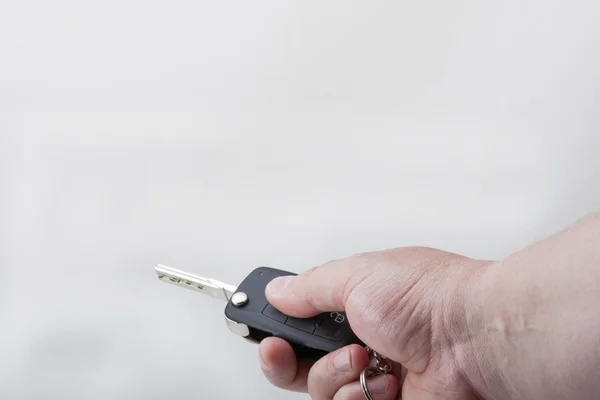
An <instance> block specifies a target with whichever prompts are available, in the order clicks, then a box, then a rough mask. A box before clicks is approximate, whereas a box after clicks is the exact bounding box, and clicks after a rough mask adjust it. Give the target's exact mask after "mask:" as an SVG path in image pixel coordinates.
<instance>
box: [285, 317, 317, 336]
mask: <svg viewBox="0 0 600 400" xmlns="http://www.w3.org/2000/svg"><path fill="white" fill-rule="evenodd" d="M316 322H317V320H315V319H314V318H294V317H288V319H287V322H286V323H285V324H286V325H289V326H293V327H294V328H298V329H302V330H303V331H304V332H308V333H313V332H314V331H315V325H316Z"/></svg>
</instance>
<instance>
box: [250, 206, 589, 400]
mask: <svg viewBox="0 0 600 400" xmlns="http://www.w3.org/2000/svg"><path fill="white" fill-rule="evenodd" d="M266 295H267V298H268V300H269V302H271V304H273V306H275V307H276V308H278V309H279V310H281V311H282V312H284V313H286V314H289V315H292V316H295V317H310V316H312V315H315V314H318V313H320V312H327V311H329V312H331V311H345V312H346V313H347V317H348V321H349V323H350V325H351V327H352V329H353V331H354V332H355V333H356V334H357V336H358V337H359V338H360V339H361V340H362V341H363V342H364V343H366V344H368V345H369V346H370V347H372V348H373V349H374V350H376V351H377V352H379V353H381V354H383V355H384V356H386V357H388V358H389V359H391V360H393V361H394V362H395V365H394V374H393V375H382V376H379V377H377V378H374V379H370V380H369V381H368V382H369V388H370V390H371V393H373V397H374V398H375V399H377V400H392V399H400V398H402V399H405V400H429V399H444V400H475V399H486V400H492V399H493V400H496V399H498V400H500V399H502V400H511V399H515V400H517V399H519V400H520V399H545V400H553V399H578V400H586V399H590V400H592V399H598V398H600V379H598V378H599V377H600V372H599V371H600V213H597V214H594V215H591V216H589V217H587V218H585V219H584V220H581V221H579V222H578V223H577V224H575V225H573V226H572V227H570V228H568V229H566V230H564V231H562V232H560V233H558V234H556V235H554V236H552V237H550V238H547V239H545V240H543V241H541V242H539V243H536V244H534V245H533V246H530V247H528V248H526V249H523V250H521V251H519V252H517V253H515V254H513V255H511V256H509V257H507V258H506V259H503V260H498V261H489V260H474V259H470V258H467V257H463V256H460V255H457V254H452V253H448V252H444V251H440V250H435V249H430V248H423V247H409V248H398V249H391V250H384V251H379V252H372V253H365V254H358V255H355V256H352V257H349V258H347V259H343V260H336V261H332V262H329V263H327V264H324V265H322V266H319V267H315V268H312V269H310V270H308V271H306V272H304V273H302V274H300V275H298V276H296V277H283V278H278V279H276V280H274V281H272V282H271V284H269V285H268V286H267V289H266ZM259 360H260V364H261V367H262V370H263V372H264V374H265V376H266V377H267V379H268V380H269V381H270V382H271V383H273V384H274V385H275V386H278V387H280V388H284V389H288V390H293V391H300V392H308V393H309V394H310V396H311V398H312V399H315V400H331V399H334V400H364V395H363V394H362V391H361V389H360V385H359V383H358V377H359V374H360V372H361V370H362V369H363V368H364V367H365V366H366V365H367V364H368V362H369V359H368V355H367V354H366V351H365V350H364V349H363V348H362V347H360V346H357V345H353V346H348V347H345V348H342V349H340V350H338V351H336V352H333V353H331V354H329V355H327V356H325V357H323V358H322V359H320V360H319V361H317V362H316V363H315V364H314V365H309V364H307V363H305V362H303V361H300V362H298V360H296V358H295V356H294V353H293V351H292V349H291V347H290V346H289V344H287V343H286V342H285V341H283V340H281V339H278V338H268V339H265V340H263V341H262V342H261V343H260V346H259Z"/></svg>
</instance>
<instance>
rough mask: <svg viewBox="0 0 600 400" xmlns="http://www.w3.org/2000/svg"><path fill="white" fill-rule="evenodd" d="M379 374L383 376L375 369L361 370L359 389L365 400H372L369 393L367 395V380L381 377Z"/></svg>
mask: <svg viewBox="0 0 600 400" xmlns="http://www.w3.org/2000/svg"><path fill="white" fill-rule="evenodd" d="M367 374H369V375H368V376H367ZM381 374H383V372H381V371H380V370H379V369H378V368H376V367H367V368H365V369H363V370H362V372H361V373H360V388H361V389H362V391H363V394H364V395H365V397H366V398H367V400H374V399H373V396H371V393H369V388H368V387H367V378H371V377H373V376H377V375H381Z"/></svg>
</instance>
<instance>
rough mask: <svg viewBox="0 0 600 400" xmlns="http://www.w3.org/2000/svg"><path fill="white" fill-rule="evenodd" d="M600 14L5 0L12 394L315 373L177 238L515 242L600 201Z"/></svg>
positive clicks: (344, 244) (326, 249)
mask: <svg viewBox="0 0 600 400" xmlns="http://www.w3.org/2000/svg"><path fill="white" fill-rule="evenodd" d="M599 18H600V4H599V3H597V2H594V1H587V2H585V1H547V0H536V1H529V2H521V1H520V2H517V1H508V2H507V1H492V2H476V1H462V0H461V1H452V2H428V1H424V2H423V1H421V2H414V3H412V4H409V3H407V2H401V3H400V2H386V3H377V4H373V3H372V2H369V3H358V4H354V5H353V4H350V3H348V2H278V1H269V2H258V3H257V2H245V1H235V2H233V3H232V2H227V3H222V2H214V1H213V2H206V1H173V2H159V1H140V0H137V1H113V0H108V1H104V2H101V3H93V4H92V3H90V2H78V1H61V0H59V1H54V2H44V1H30V2H16V1H15V2H13V1H2V0H0V167H1V169H0V190H1V192H0V272H1V279H0V398H3V399H55V398H56V399H69V398H72V399H133V398H138V399H139V398H152V399H237V398H244V399H264V398H277V399H297V398H306V396H305V395H298V394H291V393H286V392H283V391H280V390H278V389H276V388H273V387H271V386H270V385H269V384H268V383H267V382H266V380H265V379H264V378H263V377H262V374H261V372H260V370H259V367H258V362H257V360H256V351H257V349H256V347H255V346H253V345H249V344H247V343H245V342H244V341H243V340H240V339H239V338H237V337H235V336H233V335H232V334H230V333H229V331H228V330H227V328H226V327H225V324H224V321H223V315H222V311H223V307H224V304H222V303H219V302H218V301H216V300H212V299H209V298H203V297H202V296H201V295H199V294H195V293H194V292H191V291H184V290H179V289H177V288H175V287H173V286H168V285H164V284H161V283H159V282H158V281H157V280H156V278H155V275H154V272H153V269H152V268H153V266H154V264H156V263H159V262H160V263H164V264H167V265H171V266H174V267H178V268H182V269H187V270H189V271H191V272H195V273H198V274H202V275H206V276H210V277H214V278H217V279H221V280H224V281H226V282H230V283H234V284H235V283H238V282H239V281H240V280H241V279H242V278H243V277H244V276H245V274H246V273H247V272H248V271H249V270H250V269H252V268H253V267H256V266H259V265H269V266H273V267H277V268H282V269H288V270H292V271H296V272H300V271H302V270H304V269H307V268H309V267H311V266H314V265H317V264H320V263H322V262H325V261H327V260H329V259H333V258H339V257H344V256H348V255H351V254H353V253H356V252H361V251H367V250H377V249H383V248H388V247H395V246H407V245H425V246H433V247H440V248H443V249H445V250H450V251H455V252H459V253H463V254H466V255H469V256H473V257H483V258H501V257H503V256H506V255H508V254H510V253H511V252H513V251H516V250H517V249H519V248H522V247H524V246H526V245H528V244H530V243H532V242H534V241H536V240H538V239H540V238H543V237H544V236H546V235H549V234H552V233H554V232H556V231H557V230H559V229H561V228H563V227H564V226H565V225H567V224H569V223H571V222H573V221H574V220H576V219H578V218H580V217H582V216H584V215H586V214H587V213H589V212H591V211H593V210H596V209H599V208H600V185H598V182H600V161H599V159H598V149H599V148H600V114H599V112H598V110H599V109H600V25H599V24H598V23H597V21H598V20H599Z"/></svg>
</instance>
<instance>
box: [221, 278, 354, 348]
mask: <svg viewBox="0 0 600 400" xmlns="http://www.w3.org/2000/svg"><path fill="white" fill-rule="evenodd" d="M286 275H296V274H294V273H292V272H287V271H282V270H278V269H274V268H269V267H260V268H257V269H255V270H254V271H252V272H251V273H250V274H249V275H248V276H247V277H246V279H244V281H243V282H242V283H241V284H240V285H239V286H238V288H237V291H236V293H237V292H244V293H246V295H247V296H248V302H247V303H246V304H245V305H243V306H240V307H236V306H235V305H233V304H232V302H231V301H229V302H228V303H227V306H226V307H225V316H226V317H227V318H228V319H229V320H231V321H234V322H236V323H238V324H244V325H246V326H247V327H248V332H249V335H248V336H246V339H249V340H251V341H254V342H260V341H261V340H263V339H264V338H267V337H270V336H275V337H279V338H282V339H284V340H285V341H287V342H288V343H290V344H291V345H292V348H293V349H294V351H295V353H296V355H297V356H298V357H302V358H312V359H318V358H320V357H322V356H324V355H325V354H327V353H330V352H332V351H334V350H337V349H339V348H341V347H344V346H347V345H349V344H354V343H357V344H361V345H362V342H361V341H360V340H359V339H358V338H357V337H356V335H355V334H354V332H352V329H351V328H350V324H349V323H348V319H347V318H346V314H345V313H343V312H330V313H329V312H328V313H323V314H319V315H316V316H314V317H311V318H293V317H290V316H287V315H285V314H283V313H281V312H280V311H279V310H277V309H276V308H275V307H273V306H272V305H271V304H269V302H268V301H267V298H266V296H265V287H266V286H267V284H268V283H269V282H270V281H272V280H273V279H275V278H277V277H279V276H286Z"/></svg>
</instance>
